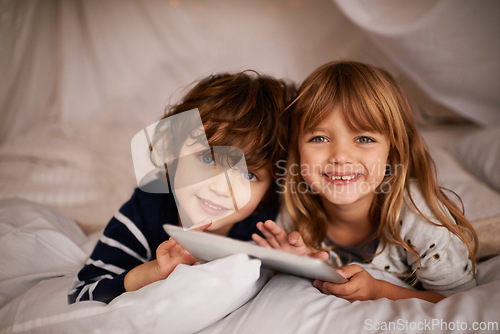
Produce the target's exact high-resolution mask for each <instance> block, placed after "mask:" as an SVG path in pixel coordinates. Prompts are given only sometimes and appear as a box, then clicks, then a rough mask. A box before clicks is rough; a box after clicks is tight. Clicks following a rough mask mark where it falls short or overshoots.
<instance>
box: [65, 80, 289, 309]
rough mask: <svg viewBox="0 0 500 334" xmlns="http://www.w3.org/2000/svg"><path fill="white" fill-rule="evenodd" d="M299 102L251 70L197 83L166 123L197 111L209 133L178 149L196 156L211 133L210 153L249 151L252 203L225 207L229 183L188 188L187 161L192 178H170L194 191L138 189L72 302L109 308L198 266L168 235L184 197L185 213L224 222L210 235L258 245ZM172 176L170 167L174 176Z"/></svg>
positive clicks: (182, 164) (201, 158) (207, 158)
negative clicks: (289, 113)
mask: <svg viewBox="0 0 500 334" xmlns="http://www.w3.org/2000/svg"><path fill="white" fill-rule="evenodd" d="M292 96H293V87H287V85H285V84H284V83H283V82H281V81H278V80H276V79H274V78H271V77H268V76H263V75H259V74H258V73H256V72H251V71H250V72H248V71H245V72H242V73H238V74H234V75H229V74H219V75H214V76H210V77H207V78H205V79H203V80H201V81H200V82H199V83H198V84H196V85H195V86H194V87H193V88H192V89H191V90H190V91H189V92H188V93H187V95H186V96H185V97H184V99H183V100H182V101H181V103H180V104H178V105H175V106H173V107H171V108H170V109H169V110H168V111H167V113H166V115H165V117H164V118H166V117H169V116H173V115H176V116H174V117H173V118H176V117H177V115H179V114H180V113H183V112H186V111H190V110H193V109H196V108H197V109H198V111H199V116H200V118H201V122H202V123H203V128H204V129H194V131H192V132H191V133H189V134H188V135H186V136H185V138H184V139H185V141H184V139H183V144H182V145H180V146H178V150H179V151H182V150H187V151H189V150H192V148H193V147H194V146H196V145H198V144H199V143H198V139H199V138H200V133H201V132H203V131H201V132H200V131H199V130H204V132H203V136H204V138H205V140H206V141H207V146H208V148H210V146H214V147H234V146H236V147H238V148H239V149H241V151H243V153H244V155H245V159H246V166H247V167H248V171H245V172H244V173H242V175H241V176H242V177H244V178H245V179H246V180H248V182H249V183H250V186H249V187H250V195H249V198H247V199H246V200H245V201H244V203H243V205H240V207H238V208H237V209H236V210H226V209H228V208H229V206H230V204H221V203H222V202H224V203H230V201H231V194H230V193H228V189H227V186H226V187H224V186H223V182H221V178H219V177H214V178H213V182H211V181H210V180H208V181H207V180H205V181H206V182H208V184H207V186H206V187H204V188H203V189H200V186H199V185H194V184H192V183H191V184H187V183H186V179H188V178H189V175H187V174H186V173H188V171H187V170H189V169H188V168H187V167H186V166H188V165H186V163H187V162H186V161H189V159H190V158H192V157H193V156H189V155H185V156H186V157H188V159H187V160H186V159H184V157H183V158H179V161H176V163H175V164H173V165H175V166H176V168H177V169H178V170H182V171H183V172H184V173H180V172H179V173H178V174H182V175H176V176H175V177H173V176H172V175H169V176H170V182H171V185H172V184H177V185H178V184H179V183H181V186H179V187H178V188H179V189H183V188H188V189H189V191H187V192H186V191H185V192H182V191H181V190H179V191H178V192H177V191H176V190H175V189H174V194H172V193H163V194H162V193H151V192H144V191H142V190H141V189H136V190H135V192H134V194H133V195H132V197H131V199H130V200H129V201H128V202H127V203H125V204H124V205H123V206H122V207H121V209H120V210H119V211H118V213H116V214H115V215H114V217H113V218H112V219H111V221H110V222H109V223H108V225H107V226H106V228H105V230H104V233H103V235H102V237H101V238H100V240H99V241H98V243H97V245H96V246H95V249H94V251H93V252H92V254H91V256H90V258H89V260H88V261H87V263H86V264H85V266H84V267H83V268H82V269H81V270H80V272H79V273H78V275H77V277H76V280H75V282H74V284H73V286H72V288H71V291H70V292H69V295H68V298H69V302H70V303H74V302H77V301H83V300H99V301H103V302H105V303H109V302H110V301H111V300H113V299H114V298H115V297H117V296H118V295H120V294H122V293H123V292H125V291H134V290H137V289H139V288H141V287H143V286H145V285H148V284H151V283H153V282H155V281H158V280H161V279H165V278H166V277H167V276H168V275H169V274H170V273H171V272H172V271H173V270H174V269H175V267H176V266H177V265H178V264H181V263H182V264H188V265H191V264H193V263H195V262H196V259H195V258H194V257H193V256H191V254H189V253H188V252H187V251H186V250H185V249H184V248H183V247H182V246H181V245H179V244H178V243H177V242H176V241H175V240H174V239H169V236H168V235H167V234H166V233H165V232H164V230H163V228H162V226H163V224H176V225H181V219H180V218H179V211H178V208H177V206H176V201H177V200H178V199H179V200H180V198H181V197H185V198H187V199H186V200H185V201H184V200H181V201H182V203H183V205H186V206H188V207H187V208H186V207H185V208H184V209H185V211H189V212H191V211H192V212H195V213H199V212H201V213H205V214H207V213H208V214H210V215H212V216H217V215H219V216H221V217H223V218H222V219H218V220H217V222H214V226H210V225H206V226H204V227H203V228H202V229H207V228H208V229H209V230H211V232H212V233H217V234H221V235H227V236H229V237H231V238H235V239H239V240H251V235H252V234H253V233H255V232H258V230H257V228H256V222H258V221H262V220H265V219H274V217H275V216H276V213H277V205H276V203H277V200H276V196H277V195H276V189H275V187H274V186H272V178H273V171H272V166H273V165H274V163H275V162H276V161H277V160H278V159H280V158H282V157H281V156H282V153H283V150H282V147H283V146H282V144H281V143H282V141H283V135H284V133H285V132H286V131H285V129H286V125H285V124H284V123H283V122H282V121H281V117H280V116H281V114H282V112H283V110H284V108H285V106H286V105H287V104H288V103H289V102H290V100H291V99H290V98H291V97H292ZM181 123H182V122H181ZM195 157H196V159H198V162H197V163H202V164H207V165H210V166H211V170H212V171H213V170H214V165H215V162H214V161H213V160H214V156H213V153H212V154H209V155H207V154H203V152H202V154H197V155H195ZM181 159H182V161H181ZM196 159H195V160H196ZM170 171H171V169H170V168H169V174H170ZM193 176H194V175H191V177H193ZM225 180H226V179H225V178H224V181H225ZM194 183H196V182H194ZM226 185H227V183H226ZM183 186H186V187H183ZM141 188H142V187H141ZM146 188H147V187H146ZM193 198H194V199H195V200H196V201H194V200H193ZM215 198H217V199H215ZM190 201H191V202H190ZM186 203H187V204H186ZM223 206H224V207H223ZM225 206H228V207H227V208H226V207H225ZM193 219H198V218H193ZM198 222H199V221H196V223H198ZM151 250H153V251H151ZM155 250H156V254H155V252H154V251H155Z"/></svg>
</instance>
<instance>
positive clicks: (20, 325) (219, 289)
mask: <svg viewBox="0 0 500 334" xmlns="http://www.w3.org/2000/svg"><path fill="white" fill-rule="evenodd" d="M260 264H261V263H260V260H256V259H249V258H248V256H247V255H243V254H237V255H233V256H230V257H227V258H223V259H219V260H215V261H212V262H209V263H206V264H202V265H196V266H185V265H179V266H177V268H176V269H175V270H174V272H173V273H172V274H171V275H170V276H169V277H168V278H167V279H166V280H163V281H159V282H156V283H154V284H151V285H148V286H146V287H144V288H142V289H140V290H138V291H135V292H128V293H125V294H123V295H121V296H119V297H117V298H116V299H114V300H113V301H112V302H111V303H110V304H109V305H105V304H103V303H100V302H95V301H86V302H80V303H76V304H71V305H68V303H67V295H66V293H67V288H68V287H69V286H70V284H71V282H72V280H73V278H72V277H70V276H66V277H60V278H54V279H50V280H46V281H42V282H40V283H38V284H37V285H36V286H34V287H33V288H31V289H30V290H28V291H26V292H25V293H23V294H22V295H20V296H19V297H17V298H16V299H14V300H12V301H11V302H10V303H9V304H7V305H6V306H5V307H3V308H2V309H0V324H1V325H0V332H2V330H5V331H6V332H11V331H13V332H21V333H23V332H44V333H68V332H71V333H90V332H96V331H97V332H102V333H195V332H198V331H200V330H201V329H203V328H205V327H207V326H209V325H210V324H212V323H214V322H216V321H217V320H219V319H222V318H223V317H224V316H226V315H227V314H229V313H230V312H232V311H234V310H235V309H237V308H238V307H240V306H241V305H243V304H244V303H246V302H247V301H248V300H249V299H251V298H252V297H253V296H254V295H255V294H257V292H258V291H259V290H260V289H261V288H262V286H263V285H264V283H265V280H266V278H267V275H260ZM259 277H260V279H259Z"/></svg>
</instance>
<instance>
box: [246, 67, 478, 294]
mask: <svg viewBox="0 0 500 334" xmlns="http://www.w3.org/2000/svg"><path fill="white" fill-rule="evenodd" d="M292 107H293V109H292V110H291V111H290V115H289V116H290V119H291V123H290V124H292V127H293V130H292V134H291V136H290V138H291V144H290V151H289V156H288V159H287V174H286V179H285V188H286V189H285V194H284V201H285V205H286V208H287V211H288V212H289V214H290V216H291V219H292V221H293V224H294V227H295V230H296V231H297V232H292V233H290V235H288V236H287V235H286V233H285V232H284V231H283V230H282V229H281V228H280V227H279V226H278V225H277V224H275V223H274V222H272V221H268V222H265V223H264V224H262V223H259V224H258V228H259V229H260V230H261V231H262V233H263V234H264V236H265V237H266V238H267V240H264V239H262V238H261V237H259V236H257V235H256V236H254V237H253V239H254V240H255V241H256V242H257V243H259V244H260V245H262V246H266V247H273V248H279V249H282V250H286V251H290V252H295V253H299V254H306V255H309V254H310V253H311V250H315V251H323V250H324V251H329V253H330V257H331V261H332V262H333V264H335V265H337V266H343V267H341V268H340V269H339V273H340V274H341V275H343V276H344V277H345V278H347V279H349V282H348V283H345V284H334V283H329V282H320V281H315V282H314V286H315V287H317V288H318V289H320V290H321V291H323V292H324V293H326V294H333V295H336V296H338V297H342V298H345V299H347V300H349V301H354V300H368V299H377V298H383V297H385V298H389V299H393V300H396V299H402V298H412V297H416V298H421V299H425V300H428V301H432V302H437V301H439V300H441V299H443V298H444V297H445V296H448V295H450V294H452V293H454V292H457V291H462V290H466V289H469V288H470V287H472V286H474V285H475V284H476V283H475V279H474V276H475V261H474V252H475V249H473V246H472V245H475V246H476V247H477V237H476V234H475V232H474V229H473V228H472V226H471V224H470V223H469V221H468V220H467V219H466V218H465V217H464V215H463V213H462V211H461V210H460V209H459V208H458V207H457V206H456V205H455V204H454V203H453V202H452V201H451V200H450V199H449V198H448V197H447V196H446V195H445V194H444V193H443V192H442V191H441V189H440V188H439V186H438V184H437V181H436V174H435V168H434V165H433V161H432V159H431V157H430V156H429V154H428V152H427V151H426V149H425V148H424V144H423V142H422V140H421V138H420V136H419V133H418V131H417V127H416V125H415V123H414V120H413V118H412V113H411V110H410V108H409V106H408V102H407V100H406V97H405V95H404V93H403V91H402V89H401V88H400V86H399V85H398V84H397V82H396V81H395V80H394V79H393V77H392V76H391V75H390V74H389V73H387V72H386V71H383V70H380V69H377V68H374V67H372V66H369V65H366V64H362V63H358V62H332V63H328V64H326V65H323V66H321V67H320V68H318V69H317V70H315V71H314V72H313V73H312V74H311V75H310V76H309V77H308V78H307V79H306V80H305V81H304V83H303V84H302V85H301V87H300V89H299V93H298V97H297V98H296V100H295V101H294V102H293V106H292ZM306 246H307V247H306ZM351 261H356V262H371V266H374V267H376V268H379V269H382V270H385V271H387V272H390V273H393V274H395V275H398V276H402V277H405V278H410V279H413V280H414V282H415V281H418V283H419V284H420V287H421V288H422V289H421V290H412V289H407V288H403V287H399V286H396V285H393V284H390V283H388V282H385V281H381V280H376V279H374V278H373V277H372V276H371V275H370V274H369V273H368V272H367V271H366V270H364V269H363V268H362V267H360V266H359V265H354V264H350V265H346V264H348V263H349V262H351Z"/></svg>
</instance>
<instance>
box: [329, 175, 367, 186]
mask: <svg viewBox="0 0 500 334" xmlns="http://www.w3.org/2000/svg"><path fill="white" fill-rule="evenodd" d="M362 175H363V174H359V173H358V174H341V173H335V174H326V173H325V174H323V177H324V178H325V179H326V180H327V181H328V182H330V183H335V184H347V183H351V182H356V181H357V180H358V179H359V178H360V177H361V176H362Z"/></svg>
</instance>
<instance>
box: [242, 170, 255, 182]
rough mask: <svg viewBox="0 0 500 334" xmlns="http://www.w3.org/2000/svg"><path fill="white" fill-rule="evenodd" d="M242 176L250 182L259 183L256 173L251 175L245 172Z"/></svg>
mask: <svg viewBox="0 0 500 334" xmlns="http://www.w3.org/2000/svg"><path fill="white" fill-rule="evenodd" d="M241 175H242V176H243V178H245V179H247V180H248V181H257V180H258V179H257V175H255V174H254V173H250V172H243V173H241Z"/></svg>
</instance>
